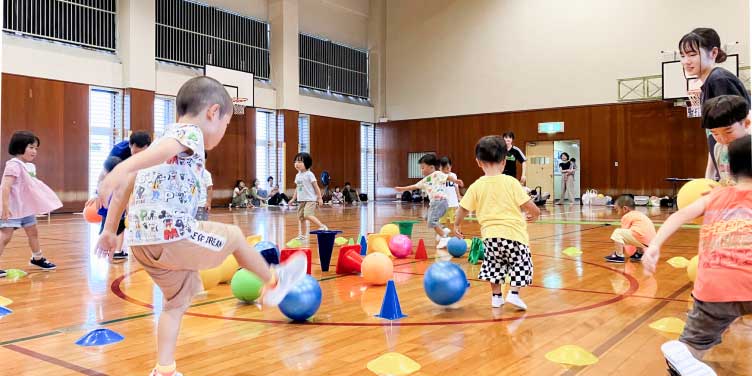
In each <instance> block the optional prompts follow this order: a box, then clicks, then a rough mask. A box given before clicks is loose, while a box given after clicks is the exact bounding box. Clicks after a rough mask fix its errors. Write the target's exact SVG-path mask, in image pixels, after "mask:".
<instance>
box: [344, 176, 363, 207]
mask: <svg viewBox="0 0 752 376" xmlns="http://www.w3.org/2000/svg"><path fill="white" fill-rule="evenodd" d="M342 196H344V198H345V203H346V204H352V203H354V202H358V203H359V202H360V195H358V191H356V190H355V189H353V188H352V187H351V186H350V182H349V181H348V182H346V183H345V189H343V190H342Z"/></svg>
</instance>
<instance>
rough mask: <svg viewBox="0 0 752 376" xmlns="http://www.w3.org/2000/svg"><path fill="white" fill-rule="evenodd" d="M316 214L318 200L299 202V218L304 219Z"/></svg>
mask: <svg viewBox="0 0 752 376" xmlns="http://www.w3.org/2000/svg"><path fill="white" fill-rule="evenodd" d="M315 214H316V202H314V201H303V202H298V218H300V219H304V218H305V217H310V216H312V215H315Z"/></svg>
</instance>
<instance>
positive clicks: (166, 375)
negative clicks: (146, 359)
mask: <svg viewBox="0 0 752 376" xmlns="http://www.w3.org/2000/svg"><path fill="white" fill-rule="evenodd" d="M149 376H183V374H182V373H180V372H178V371H177V370H175V371H172V372H169V373H162V372H159V371H157V369H156V368H154V369H153V370H151V373H150V374H149Z"/></svg>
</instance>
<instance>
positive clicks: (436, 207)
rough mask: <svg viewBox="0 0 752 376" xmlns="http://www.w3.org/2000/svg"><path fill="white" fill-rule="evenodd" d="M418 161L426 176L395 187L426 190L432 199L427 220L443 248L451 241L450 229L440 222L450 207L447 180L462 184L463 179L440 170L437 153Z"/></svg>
mask: <svg viewBox="0 0 752 376" xmlns="http://www.w3.org/2000/svg"><path fill="white" fill-rule="evenodd" d="M418 163H419V164H420V172H421V174H423V176H424V178H423V179H422V180H421V181H419V182H417V183H415V184H413V185H409V186H406V187H395V188H394V189H395V190H396V191H397V192H405V191H412V190H414V189H421V190H424V191H426V193H427V194H428V198H429V200H430V203H429V204H428V214H427V216H426V222H427V223H428V227H429V228H432V229H433V230H434V231H435V232H436V248H443V247H446V245H447V242H448V241H449V238H448V237H447V236H448V235H449V229H445V228H442V227H441V224H440V223H439V220H440V219H441V217H443V216H444V214H446V212H447V209H448V208H449V204H448V203H447V195H446V182H447V180H449V181H452V182H454V183H457V184H459V185H460V186H462V180H458V179H456V178H454V177H451V176H449V175H447V174H445V173H443V172H441V171H438V168H439V159H438V158H436V154H426V155H424V156H422V157H421V158H420V159H419V160H418Z"/></svg>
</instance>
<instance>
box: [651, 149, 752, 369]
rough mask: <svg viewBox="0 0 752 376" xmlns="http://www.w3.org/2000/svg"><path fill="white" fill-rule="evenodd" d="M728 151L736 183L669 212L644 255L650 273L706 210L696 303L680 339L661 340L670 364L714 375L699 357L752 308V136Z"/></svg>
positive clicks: (662, 348)
mask: <svg viewBox="0 0 752 376" xmlns="http://www.w3.org/2000/svg"><path fill="white" fill-rule="evenodd" d="M728 153H729V165H730V169H731V174H732V175H733V177H735V178H736V183H737V184H736V185H735V186H729V187H723V188H716V189H714V190H713V191H712V192H711V193H710V194H708V195H706V196H703V197H701V198H700V199H698V200H697V201H695V202H694V203H692V204H691V205H689V206H687V207H686V208H683V209H681V210H679V211H678V212H676V213H674V214H673V215H672V216H670V217H669V218H668V219H667V220H666V222H665V223H664V224H663V226H662V227H661V229H660V231H658V234H657V235H656V236H655V239H653V241H652V242H651V243H650V247H648V249H647V250H646V251H645V257H644V259H643V263H644V266H645V271H646V273H648V274H652V273H654V272H655V266H656V263H657V262H658V258H659V257H660V250H661V246H662V245H663V243H664V242H665V241H666V239H668V237H669V236H671V234H673V233H674V232H676V230H678V229H679V227H681V225H683V224H685V223H687V222H689V221H691V220H693V219H695V218H697V217H700V216H704V218H703V224H702V228H701V229H700V246H699V248H700V249H699V262H698V266H697V278H696V279H695V285H694V289H693V290H692V297H693V298H694V305H693V307H692V311H691V312H690V313H689V315H688V316H687V324H686V326H685V327H684V332H682V335H681V337H679V340H678V341H669V342H666V343H664V344H663V345H662V346H661V350H662V351H663V355H664V356H665V357H666V360H667V361H668V364H669V366H670V367H671V369H672V370H673V371H675V373H678V374H680V375H688V374H692V375H715V374H716V373H715V371H713V369H712V368H710V366H708V365H707V364H705V363H703V362H701V361H700V360H701V359H702V357H703V355H705V352H706V351H707V350H709V349H710V348H712V347H713V346H715V345H717V344H719V343H721V336H722V335H723V332H725V331H726V329H728V327H729V326H730V325H731V323H732V322H734V320H736V319H737V318H739V317H741V316H744V315H749V314H752V136H747V137H742V138H739V139H737V140H735V141H733V142H731V143H730V144H729V146H728Z"/></svg>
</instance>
